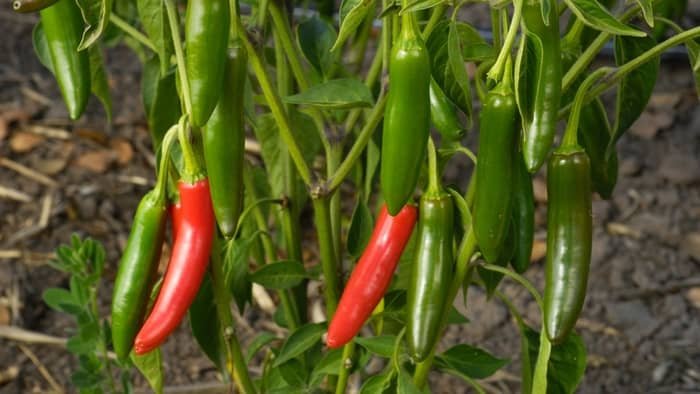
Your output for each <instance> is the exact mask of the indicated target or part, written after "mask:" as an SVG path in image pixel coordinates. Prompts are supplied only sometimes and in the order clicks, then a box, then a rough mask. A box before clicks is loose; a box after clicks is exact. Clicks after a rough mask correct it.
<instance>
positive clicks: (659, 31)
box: [652, 0, 688, 41]
mask: <svg viewBox="0 0 700 394" xmlns="http://www.w3.org/2000/svg"><path fill="white" fill-rule="evenodd" d="M687 8H688V0H672V1H657V2H655V4H654V17H664V18H667V19H670V20H672V21H678V20H679V19H680V18H681V17H682V16H683V15H684V14H685V12H686V9H687ZM668 27H669V25H668V24H667V23H663V22H660V21H656V24H655V25H654V29H653V31H652V36H653V37H654V39H655V40H657V41H658V40H660V39H662V38H663V36H664V34H665V33H666V30H668Z"/></svg>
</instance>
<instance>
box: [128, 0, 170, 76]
mask: <svg viewBox="0 0 700 394" xmlns="http://www.w3.org/2000/svg"><path fill="white" fill-rule="evenodd" d="M136 5H137V9H138V14H139V19H140V20H141V25H142V26H143V29H144V31H145V32H146V35H148V38H149V39H150V40H151V42H152V43H153V45H154V46H155V47H156V53H157V54H158V58H159V59H160V64H161V68H168V66H169V65H170V56H171V55H172V53H173V51H174V50H173V45H172V41H171V38H170V37H171V33H170V25H169V24H168V18H167V14H166V12H165V3H164V2H163V1H162V0H137V1H136Z"/></svg>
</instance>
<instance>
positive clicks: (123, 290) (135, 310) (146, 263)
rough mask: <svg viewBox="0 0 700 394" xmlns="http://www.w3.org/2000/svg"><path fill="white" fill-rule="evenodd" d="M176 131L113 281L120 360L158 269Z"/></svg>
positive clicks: (141, 315)
mask: <svg viewBox="0 0 700 394" xmlns="http://www.w3.org/2000/svg"><path fill="white" fill-rule="evenodd" d="M63 1H65V0H63ZM175 132H176V130H175V129H174V128H173V129H171V132H170V133H169V134H168V135H167V137H166V138H165V141H164V144H163V157H162V159H161V163H160V166H159V171H158V184H157V186H156V187H155V188H154V189H153V190H151V191H150V192H148V193H147V194H146V195H145V196H144V197H143V198H142V199H141V202H140V203H139V206H138V208H137V209H136V214H135V215H134V220H133V222H132V225H131V233H130V234H129V239H128V241H127V244H126V249H124V253H123V254H122V258H121V260H120V262H119V270H118V272H117V278H116V280H115V282H114V293H113V295H112V343H113V346H114V352H115V353H116V354H117V356H118V357H119V359H121V360H125V359H126V358H127V357H128V356H129V352H131V347H132V345H133V343H134V337H136V333H137V332H138V330H139V328H141V323H142V322H143V318H144V315H145V314H146V308H147V307H148V301H149V299H150V295H151V289H152V288H153V283H154V282H155V279H156V274H157V272H158V263H159V262H160V255H161V250H162V247H163V238H164V235H165V223H166V219H167V210H166V204H167V197H166V184H167V178H168V174H167V171H168V158H169V154H170V146H171V143H172V140H173V138H174V136H175Z"/></svg>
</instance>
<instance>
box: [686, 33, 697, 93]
mask: <svg viewBox="0 0 700 394" xmlns="http://www.w3.org/2000/svg"><path fill="white" fill-rule="evenodd" d="M685 47H686V48H687V49H688V59H689V60H690V66H691V67H692V68H693V79H694V80H695V92H696V93H697V95H698V97H700V67H698V66H700V44H698V42H697V41H693V40H691V41H687V42H686V43H685Z"/></svg>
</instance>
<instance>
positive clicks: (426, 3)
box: [399, 0, 447, 15]
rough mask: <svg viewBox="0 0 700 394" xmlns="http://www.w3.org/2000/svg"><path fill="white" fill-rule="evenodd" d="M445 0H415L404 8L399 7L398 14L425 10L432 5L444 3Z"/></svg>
mask: <svg viewBox="0 0 700 394" xmlns="http://www.w3.org/2000/svg"><path fill="white" fill-rule="evenodd" d="M446 2H447V0H415V1H412V2H410V3H408V5H407V6H406V7H405V8H402V9H401V12H400V13H399V15H402V14H405V13H407V12H416V11H422V10H427V9H430V8H433V7H437V6H439V5H440V4H443V3H446Z"/></svg>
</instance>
